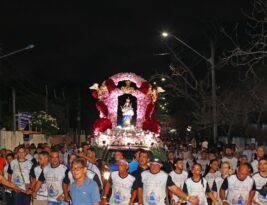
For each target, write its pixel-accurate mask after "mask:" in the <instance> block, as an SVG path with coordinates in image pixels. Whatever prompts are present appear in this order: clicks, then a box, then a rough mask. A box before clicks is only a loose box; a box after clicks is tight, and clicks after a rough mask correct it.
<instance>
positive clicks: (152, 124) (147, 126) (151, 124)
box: [143, 119, 160, 134]
mask: <svg viewBox="0 0 267 205" xmlns="http://www.w3.org/2000/svg"><path fill="white" fill-rule="evenodd" d="M143 130H149V131H151V132H154V133H156V134H159V133H160V124H159V122H158V121H156V120H153V119H147V120H146V121H145V122H144V123H143Z"/></svg>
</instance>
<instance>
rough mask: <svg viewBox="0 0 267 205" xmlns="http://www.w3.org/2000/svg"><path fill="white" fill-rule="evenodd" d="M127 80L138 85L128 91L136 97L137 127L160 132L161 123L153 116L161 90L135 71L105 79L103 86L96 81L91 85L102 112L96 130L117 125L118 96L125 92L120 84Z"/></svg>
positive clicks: (99, 130) (103, 129)
mask: <svg viewBox="0 0 267 205" xmlns="http://www.w3.org/2000/svg"><path fill="white" fill-rule="evenodd" d="M127 80H128V81H131V82H133V83H135V84H136V87H137V89H135V88H133V89H132V90H131V92H130V93H128V94H131V95H132V96H134V97H135V98H136V103H137V110H136V113H135V117H136V125H135V128H136V129H142V128H143V129H145V130H149V131H151V132H154V131H155V132H154V133H159V132H160V125H159V123H158V122H157V121H155V120H152V119H151V116H152V113H153V111H154V102H155V101H156V99H157V97H158V93H160V92H161V91H158V90H156V89H152V86H151V85H150V84H149V83H148V82H147V81H145V80H144V79H143V78H141V77H140V76H138V75H136V74H134V73H119V74H116V75H113V76H111V77H110V78H109V79H107V80H106V81H104V82H103V83H102V85H101V86H99V85H98V84H97V83H95V84H94V85H93V86H91V87H90V89H92V90H93V92H92V96H93V97H94V98H96V99H98V100H99V101H98V102H97V103H96V107H97V110H98V111H99V112H100V119H98V120H97V121H96V122H95V124H94V132H105V131H106V130H107V129H109V128H112V129H115V128H116V127H117V119H118V118H117V113H118V104H119V102H118V98H119V97H120V96H122V95H124V94H125V92H124V91H123V89H121V88H120V87H118V84H119V82H122V81H127ZM152 91H154V92H152Z"/></svg>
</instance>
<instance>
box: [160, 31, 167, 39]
mask: <svg viewBox="0 0 267 205" xmlns="http://www.w3.org/2000/svg"><path fill="white" fill-rule="evenodd" d="M161 35H162V36H163V37H164V38H166V37H168V35H169V34H168V33H167V32H162V33H161Z"/></svg>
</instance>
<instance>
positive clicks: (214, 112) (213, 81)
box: [161, 32, 218, 142]
mask: <svg viewBox="0 0 267 205" xmlns="http://www.w3.org/2000/svg"><path fill="white" fill-rule="evenodd" d="M161 36H162V37H163V38H168V37H169V36H171V37H173V38H174V39H175V40H177V41H178V42H180V43H181V44H182V45H184V46H185V47H187V48H188V49H190V50H191V51H193V52H194V53H195V54H197V55H198V56H200V57H201V58H202V59H204V60H205V61H206V62H208V63H209V64H210V66H211V86H212V121H213V141H214V142H215V141H216V140H217V136H218V123H217V117H216V115H217V107H216V78H215V77H216V76H215V63H214V57H215V50H214V44H213V42H212V41H211V45H210V47H211V56H210V58H206V57H205V56H203V55H202V54H201V53H199V52H198V51H197V50H195V49H194V48H192V47H191V46H190V45H188V44H187V43H185V42H184V41H183V40H181V39H180V38H178V37H177V36H175V35H172V34H170V33H168V32H162V33H161Z"/></svg>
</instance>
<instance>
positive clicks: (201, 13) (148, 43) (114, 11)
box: [0, 0, 250, 87]
mask: <svg viewBox="0 0 267 205" xmlns="http://www.w3.org/2000/svg"><path fill="white" fill-rule="evenodd" d="M144 2H146V3H144ZM249 6H250V4H249V1H248V0H234V1H233V0H223V1H222V0H221V1H219V0H202V1H200V0H176V1H174V0H173V1H140V2H139V1H51V2H48V1H34V3H33V2H29V1H8V3H7V2H6V3H5V4H2V5H1V8H0V31H1V32H0V43H1V47H2V54H5V53H8V52H11V51H14V50H17V49H20V48H23V47H24V46H26V45H28V44H34V45H35V46H36V47H35V48H34V49H31V50H27V51H24V52H22V53H19V54H16V55H13V56H11V57H8V58H6V59H4V60H2V62H1V63H2V65H3V66H4V67H3V69H9V68H10V69H12V73H9V72H7V73H8V75H10V74H12V75H14V76H18V78H19V79H23V78H27V79H28V80H30V81H32V82H33V83H39V84H41V85H45V84H48V85H52V86H57V87H61V86H66V85H72V84H82V85H84V86H87V87H88V86H89V85H91V84H93V83H94V82H102V81H104V80H105V79H106V78H107V77H108V76H110V75H113V74H116V73H118V72H134V73H137V74H138V75H141V76H143V77H144V78H148V77H149V76H151V75H152V74H153V73H155V71H158V72H164V71H167V70H168V67H169V64H170V57H169V56H158V55H155V54H157V53H162V52H166V47H165V46H164V45H163V43H162V41H161V40H160V33H161V32H162V31H165V30H167V31H168V32H170V33H172V34H174V35H177V36H179V37H180V38H182V39H183V40H184V41H186V42H188V43H189V44H190V45H191V46H192V47H195V48H196V49H197V50H199V51H200V52H201V51H203V50H205V49H207V48H208V43H209V36H210V32H211V29H210V28H211V27H212V25H233V24H234V23H235V22H239V23H243V22H244V21H245V18H244V16H243V15H242V11H247V10H248V9H249ZM206 45H207V46H206ZM6 77H8V78H9V77H11V76H6Z"/></svg>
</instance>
